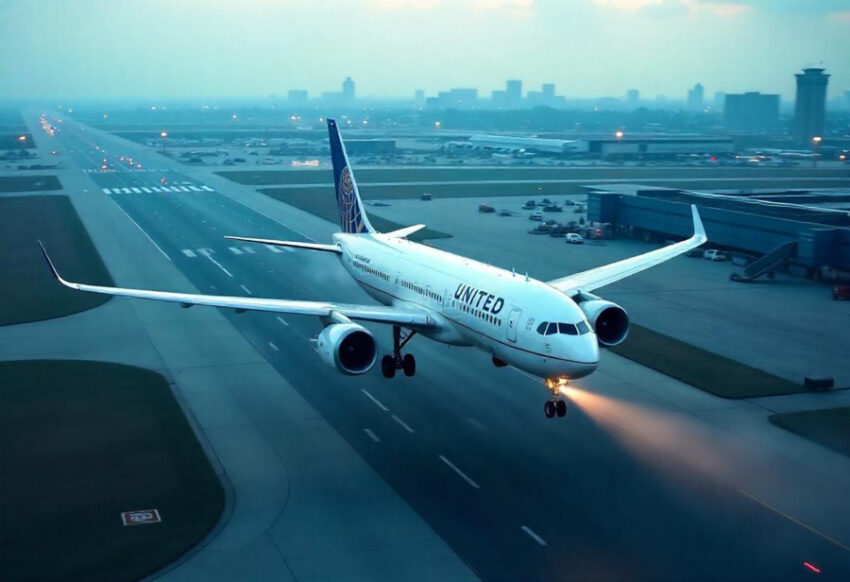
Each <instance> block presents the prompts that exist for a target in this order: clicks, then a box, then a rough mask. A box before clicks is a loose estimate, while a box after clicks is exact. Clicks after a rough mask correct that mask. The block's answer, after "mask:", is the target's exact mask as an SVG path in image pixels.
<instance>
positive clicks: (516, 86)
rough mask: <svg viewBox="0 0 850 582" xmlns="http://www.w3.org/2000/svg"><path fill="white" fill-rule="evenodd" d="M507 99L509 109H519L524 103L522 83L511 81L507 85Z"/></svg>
mask: <svg viewBox="0 0 850 582" xmlns="http://www.w3.org/2000/svg"><path fill="white" fill-rule="evenodd" d="M505 98H506V99H507V101H508V106H509V107H519V105H520V103H521V102H522V81H518V80H511V81H508V82H507V83H505Z"/></svg>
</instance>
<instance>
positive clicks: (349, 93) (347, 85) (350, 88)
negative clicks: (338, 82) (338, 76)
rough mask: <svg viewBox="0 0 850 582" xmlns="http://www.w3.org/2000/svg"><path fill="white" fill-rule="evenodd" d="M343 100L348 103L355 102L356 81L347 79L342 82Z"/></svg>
mask: <svg viewBox="0 0 850 582" xmlns="http://www.w3.org/2000/svg"><path fill="white" fill-rule="evenodd" d="M342 98H343V99H345V100H346V101H354V81H353V80H352V79H351V77H346V78H345V81H343V82H342Z"/></svg>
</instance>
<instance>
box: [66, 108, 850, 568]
mask: <svg viewBox="0 0 850 582" xmlns="http://www.w3.org/2000/svg"><path fill="white" fill-rule="evenodd" d="M57 140H61V143H62V145H63V146H64V147H66V148H67V150H68V152H69V155H70V156H71V157H72V158H73V159H74V160H75V162H76V163H77V164H79V166H80V168H81V169H91V168H96V167H99V166H100V160H101V157H103V156H102V155H101V153H100V152H99V151H97V150H95V149H94V148H93V145H92V140H91V137H90V136H89V135H88V134H86V133H84V132H82V131H81V129H80V126H78V125H76V124H70V123H69V124H65V127H64V131H63V133H62V134H61V136H60V137H59V138H57ZM100 147H102V148H104V149H107V150H109V153H108V154H107V157H109V156H112V155H113V153H116V152H115V149H116V148H121V149H122V152H121V153H122V155H123V154H124V153H126V152H124V151H123V150H130V149H133V148H135V150H138V156H136V155H135V154H136V151H134V152H133V153H134V157H138V158H139V159H144V160H145V167H146V168H150V169H153V168H157V170H158V171H130V170H129V168H127V169H124V168H121V167H119V171H115V172H109V173H91V174H90V177H91V179H92V180H93V181H94V182H95V183H96V184H97V189H94V190H92V191H89V192H88V193H86V194H78V195H86V196H106V197H109V198H110V199H111V200H112V202H114V203H115V204H117V205H118V206H119V207H120V208H121V209H122V210H123V212H124V213H126V215H127V217H128V218H129V219H130V221H131V222H129V223H128V224H131V225H134V226H132V228H138V229H139V230H141V231H142V232H143V233H144V234H145V236H147V237H148V238H149V240H150V242H151V244H152V245H155V246H156V248H157V249H159V251H158V253H159V256H161V258H162V260H163V261H165V260H168V261H171V262H172V263H173V264H174V265H175V266H176V267H177V268H178V269H179V270H180V271H181V272H182V273H183V274H184V275H185V276H186V277H187V278H188V279H189V280H190V281H191V282H192V283H193V284H194V285H195V286H196V287H197V288H198V289H199V290H200V291H201V292H206V293H214V294H226V295H251V296H255V297H280V298H293V299H322V300H337V301H345V302H363V303H370V302H371V300H370V299H369V298H368V297H367V296H366V295H365V294H364V293H363V292H362V291H361V290H360V289H359V288H357V287H356V285H355V284H354V283H353V282H352V281H351V279H350V278H349V277H348V276H347V274H346V273H345V272H344V271H343V269H342V267H341V266H339V264H338V263H337V261H336V259H335V258H334V257H331V256H327V255H326V254H322V253H309V252H301V251H289V250H283V249H274V248H270V247H266V246H263V245H247V244H241V243H240V244H234V243H233V241H227V240H225V239H224V238H223V236H224V235H241V236H255V237H265V238H277V239H289V240H306V238H307V237H308V236H310V233H307V232H304V231H303V229H302V228H300V227H299V225H298V224H289V225H288V227H287V226H284V225H282V224H280V222H279V221H276V220H272V219H271V218H269V217H267V216H265V215H263V214H261V213H259V212H256V211H254V210H253V209H252V208H251V205H250V203H248V202H245V203H239V202H238V201H236V200H234V199H233V198H232V197H231V196H228V195H225V194H224V193H221V192H219V191H218V190H217V189H216V187H212V186H210V185H208V184H204V183H202V182H201V181H199V180H197V179H193V178H190V177H188V176H187V175H186V174H184V173H182V172H180V171H179V169H178V170H175V169H174V168H178V166H176V164H174V162H171V161H170V160H167V159H164V158H160V156H158V155H156V154H152V153H150V152H149V151H146V149H145V148H144V147H143V146H139V145H137V144H131V143H130V142H126V141H123V140H118V139H117V138H114V142H113V143H110V144H100ZM159 170H161V171H159ZM355 171H356V168H355ZM162 178H165V179H166V182H165V183H163V182H162V180H161V179H162ZM166 187H167V189H168V190H167V191H165V188H166ZM155 189H159V190H160V191H156V190H155ZM175 189H176V191H175ZM137 190H138V191H137ZM319 242H326V241H319ZM115 244H116V245H120V244H121V242H120V241H115ZM127 260H128V261H132V260H133V257H132V256H128V257H127ZM58 266H59V268H60V269H61V265H58ZM149 288H152V289H159V288H160V287H159V286H158V283H157V281H150V282H149ZM119 301H120V300H119ZM193 309H203V308H200V307H195V308H193ZM181 315H182V313H181V310H180V309H179V308H178V307H176V306H175V308H174V318H175V320H177V319H179V318H180V317H181ZM225 315H226V317H227V318H228V319H229V320H230V321H231V322H232V324H233V326H234V327H235V328H236V329H237V330H238V331H239V332H241V333H242V335H243V336H244V337H245V338H247V339H248V340H249V341H250V342H251V343H252V344H253V345H254V346H255V347H256V348H257V350H259V351H260V352H262V353H263V355H264V356H265V357H266V359H267V360H268V361H269V362H270V363H271V364H272V365H273V366H274V367H275V369H276V370H277V371H278V372H279V373H280V375H281V376H282V377H283V378H285V379H286V380H287V381H288V382H289V383H291V384H292V385H293V386H294V387H295V388H296V389H297V390H298V392H299V393H300V394H301V395H302V396H303V397H304V399H306V400H307V401H308V402H309V403H310V404H311V405H312V406H313V407H315V408H316V409H317V410H318V411H319V412H320V413H321V415H322V416H323V417H324V418H325V419H326V420H327V421H328V422H329V423H330V424H331V425H332V426H333V428H334V429H335V430H336V431H337V432H338V433H339V434H340V435H341V436H342V437H343V438H344V439H345V440H346V441H347V442H348V443H349V444H350V445H351V446H352V447H353V448H354V449H355V450H356V451H357V452H358V453H359V455H360V456H361V457H362V458H363V459H364V460H366V462H368V464H369V465H370V466H371V467H372V468H373V469H374V470H375V471H376V472H377V473H378V474H379V475H380V477H381V478H382V479H383V480H384V481H385V482H386V483H388V484H389V485H390V486H391V487H392V488H393V489H394V490H395V491H396V492H397V493H398V494H399V495H400V496H401V497H402V498H403V499H404V500H405V501H406V502H407V503H408V504H409V505H410V506H411V507H412V508H413V509H414V510H415V511H416V513H417V514H418V515H419V516H421V517H422V518H423V519H424V520H425V521H426V522H427V523H428V525H430V526H431V528H433V529H434V531H435V532H437V534H438V535H439V536H440V537H441V538H442V539H443V540H445V541H446V542H447V543H448V544H449V546H450V547H451V548H452V549H453V550H454V551H455V552H456V553H457V554H458V555H459V556H460V557H461V559H462V560H463V561H464V562H465V563H466V564H467V565H469V567H470V568H471V569H472V571H473V572H474V573H475V574H476V575H477V576H478V577H480V578H482V579H485V580H538V579H539V580H563V579H577V580H586V579H604V580H633V579H652V580H693V579H699V580H704V579H723V580H729V579H747V580H777V579H783V580H796V579H800V580H804V579H810V578H811V577H812V576H813V575H816V573H815V572H814V570H812V568H811V567H809V566H806V565H805V564H806V563H808V564H809V565H810V566H813V567H814V568H815V569H817V570H819V571H820V574H819V578H821V579H836V580H839V579H846V578H847V576H848V573H850V550H848V547H847V545H846V542H844V541H842V540H841V539H840V537H841V536H839V535H837V534H835V533H834V532H832V531H829V532H827V531H823V529H822V528H820V527H818V526H817V525H812V524H810V523H808V521H805V520H802V519H799V518H798V517H797V516H795V515H792V514H790V513H788V512H785V511H783V510H782V509H780V508H777V507H776V506H775V505H773V504H772V503H769V502H767V501H764V499H763V498H762V497H761V493H760V492H753V491H751V490H748V489H743V488H740V487H737V486H735V484H734V483H732V482H730V475H729V473H734V471H733V470H732V469H733V468H735V467H737V466H738V464H739V463H741V461H742V459H747V458H750V457H752V456H757V453H759V452H761V450H760V449H758V448H757V447H753V446H747V445H742V444H741V443H740V442H737V441H736V443H735V447H741V448H743V449H744V450H743V452H742V451H737V452H734V453H733V452H730V451H731V449H730V448H729V447H725V446H724V443H722V442H717V443H716V444H717V448H716V449H712V447H711V446H710V444H705V441H706V439H707V440H708V441H709V443H710V442H711V439H710V430H709V429H707V428H706V427H704V426H703V423H702V421H701V420H700V419H699V418H697V417H694V416H691V415H690V414H688V413H687V412H685V411H682V410H678V411H677V410H676V407H675V406H669V403H660V404H659V402H658V401H657V399H654V396H653V394H652V393H651V392H643V393H638V394H636V393H628V390H626V389H625V388H627V386H628V384H627V382H636V383H640V382H647V383H651V382H656V381H660V380H659V379H658V378H657V375H655V374H653V373H651V372H647V371H641V372H639V373H640V376H639V377H637V378H628V379H627V378H625V376H626V374H632V373H633V370H634V369H635V368H637V366H634V365H633V364H628V363H623V362H622V361H621V360H619V359H616V358H613V357H610V356H608V357H606V358H605V359H604V360H603V362H602V365H601V366H600V372H598V373H597V374H595V375H593V376H591V377H590V378H587V379H586V380H585V381H582V382H580V383H579V384H578V389H577V390H575V391H574V392H571V393H570V394H569V395H570V397H571V399H572V400H573V402H574V403H573V406H572V407H571V411H570V412H569V414H568V415H567V418H566V419H564V420H562V421H552V420H547V419H545V418H544V417H543V414H542V404H543V401H544V399H545V398H546V394H545V392H544V391H543V390H542V389H541V385H540V382H539V381H538V380H536V379H532V378H528V377H526V376H524V375H522V374H520V373H518V372H517V371H515V370H512V369H497V368H495V367H493V366H492V364H491V363H490V361H489V359H488V358H487V357H486V356H485V355H484V354H481V353H479V352H475V351H472V350H469V349H458V348H449V347H446V346H442V345H439V344H435V343H433V342H430V341H428V340H426V339H422V338H416V339H414V340H413V341H412V342H411V344H410V348H409V349H410V351H411V352H412V353H414V354H415V355H416V357H417V363H418V371H417V375H416V376H415V377H414V378H396V379H394V380H392V381H386V380H384V379H383V378H382V377H381V376H380V372H379V371H378V370H377V369H375V370H373V371H372V372H370V373H369V374H367V375H365V376H361V377H344V376H342V375H340V374H338V373H337V372H335V371H334V370H332V369H330V368H329V367H327V366H326V365H325V364H323V363H322V362H321V361H320V360H319V358H318V356H317V355H316V353H315V352H314V350H313V348H312V347H311V344H310V338H311V337H313V336H314V335H315V334H316V333H317V332H318V331H319V329H320V328H319V324H318V322H317V321H316V320H315V319H313V318H298V317H294V316H275V315H272V314H257V313H244V314H235V313H232V312H225ZM370 327H371V329H372V330H373V332H374V333H375V336H376V338H377V339H378V341H379V343H380V345H381V348H382V349H383V351H384V352H386V351H387V350H388V348H389V345H390V342H389V339H390V334H389V332H390V330H389V328H386V327H381V326H370ZM606 356H607V355H606ZM245 392H246V398H249V399H252V400H253V401H254V403H255V404H257V409H262V408H263V407H264V406H265V407H266V408H268V409H273V408H274V406H275V403H274V394H272V393H267V392H266V393H262V394H261V393H256V394H252V393H251V387H250V386H245ZM689 397H690V398H692V399H694V400H697V401H700V402H701V403H703V404H706V405H707V403H709V402H710V403H713V405H714V406H715V407H717V408H723V407H725V408H728V409H729V410H730V411H731V412H733V413H734V412H740V411H741V410H743V408H741V405H739V404H736V403H728V402H725V401H718V400H717V399H711V398H710V397H707V396H705V395H702V394H701V393H700V394H696V395H692V396H689ZM264 399H267V400H268V401H267V402H264ZM222 405H223V404H222ZM246 413H247V412H246ZM255 420H256V419H255ZM668 422H669V423H670V426H673V427H677V429H679V430H676V431H673V432H669V433H664V432H661V433H660V434H659V432H656V431H655V429H654V427H659V428H661V427H664V426H665V423H668ZM276 426H277V425H275V424H271V423H269V424H266V425H264V430H266V431H267V432H266V436H267V437H268V438H269V439H270V440H272V441H275V440H276V435H275V434H274V430H275V427H276ZM692 429H693V430H692ZM704 431H708V432H709V436H706V437H705V438H699V439H696V438H691V437H690V435H692V434H693V433H694V432H695V433H697V434H702V433H703V432H704ZM681 435H689V436H688V437H687V438H684V437H682V436H681ZM677 437H679V438H677ZM276 446H279V447H282V448H288V449H292V448H293V447H303V448H305V449H306V450H310V447H311V444H310V443H299V442H285V441H284V440H283V439H282V438H281V439H277V445H276ZM709 452H711V453H713V454H712V455H711V457H712V458H711V459H709V460H711V461H712V462H711V463H708V462H703V461H705V460H706V459H705V457H707V456H709V455H708V454H707V453H709ZM727 453H728V454H729V455H730V456H729V457H726V456H725V454H727ZM315 454H322V451H321V450H316V451H315ZM715 456H716V457H715ZM772 460H773V459H771V461H772ZM773 468H774V469H775V470H776V473H777V475H780V476H784V475H786V471H788V470H789V467H788V466H785V465H779V466H775V467H773ZM804 482H805V479H801V484H800V486H801V487H802V486H803V483H804ZM763 485H764V486H765V487H768V488H769V487H770V485H771V484H770V483H765V484H763ZM841 501H842V500H841V499H838V498H836V499H833V498H830V499H826V500H824V503H838V504H839V505H838V506H839V507H841V505H840V503H841ZM340 507H341V508H343V511H344V510H345V509H344V508H345V503H344V500H341V504H340ZM363 510H364V508H351V517H352V519H356V516H357V514H358V512H360V511H363ZM365 510H368V508H365ZM344 518H345V515H343V516H341V519H342V521H344ZM280 519H281V520H282V519H291V518H290V517H288V516H286V513H285V512H284V513H283V514H282V515H281V517H280ZM275 528H276V523H272V525H271V526H270V530H271V531H272V532H274V530H275ZM273 535H274V533H273ZM279 543H282V544H286V543H289V544H296V545H297V544H299V543H303V542H301V541H300V540H299V539H295V538H290V539H281V540H279Z"/></svg>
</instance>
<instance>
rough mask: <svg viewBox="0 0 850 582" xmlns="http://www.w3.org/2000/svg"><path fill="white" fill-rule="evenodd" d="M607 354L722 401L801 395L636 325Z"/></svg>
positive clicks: (752, 371)
mask: <svg viewBox="0 0 850 582" xmlns="http://www.w3.org/2000/svg"><path fill="white" fill-rule="evenodd" d="M611 351H612V352H614V353H615V354H619V355H621V356H623V357H625V358H628V359H630V360H633V361H635V362H637V363H639V364H641V365H643V366H647V367H648V368H652V369H653V370H657V371H658V372H661V373H662V374H664V375H666V376H671V377H673V378H676V379H677V380H681V381H682V382H685V383H686V384H690V385H691V386H694V387H696V388H699V389H700V390H704V391H706V392H709V393H711V394H714V395H715V396H720V397H722V398H754V397H757V396H773V395H776V394H795V393H798V392H804V391H805V389H804V387H803V386H802V385H801V384H794V383H793V382H790V381H788V380H785V379H784V378H779V377H777V376H774V375H772V374H768V373H767V372H763V371H762V370H759V369H757V368H752V367H750V366H747V365H745V364H742V363H740V362H736V361H734V360H730V359H729V358H725V357H723V356H720V355H718V354H715V353H712V352H709V351H706V350H703V349H702V348H698V347H696V346H693V345H691V344H688V343H685V342H683V341H679V340H677V339H674V338H672V337H669V336H666V335H663V334H660V333H658V332H655V331H652V330H651V329H647V328H645V327H641V326H639V325H634V324H632V326H631V329H630V331H629V337H628V339H627V340H626V341H625V342H624V343H623V344H622V345H619V346H617V347H615V348H611Z"/></svg>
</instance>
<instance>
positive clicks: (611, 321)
mask: <svg viewBox="0 0 850 582" xmlns="http://www.w3.org/2000/svg"><path fill="white" fill-rule="evenodd" d="M578 306H579V308H580V309H581V310H582V311H583V312H584V314H585V316H586V317H587V320H588V321H589V322H590V325H591V326H592V327H593V331H595V332H596V339H597V340H599V344H600V345H603V346H605V347H608V348H610V347H612V346H617V345H620V344H621V343H623V341H625V339H626V336H628V335H629V315H628V314H627V313H626V310H625V309H623V308H622V307H620V306H619V305H617V304H616V303H612V302H611V301H605V300H604V299H601V298H599V297H597V296H596V295H589V294H586V295H583V297H582V299H581V300H579V302H578Z"/></svg>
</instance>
